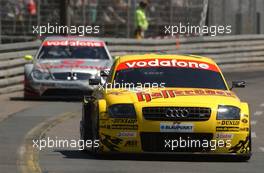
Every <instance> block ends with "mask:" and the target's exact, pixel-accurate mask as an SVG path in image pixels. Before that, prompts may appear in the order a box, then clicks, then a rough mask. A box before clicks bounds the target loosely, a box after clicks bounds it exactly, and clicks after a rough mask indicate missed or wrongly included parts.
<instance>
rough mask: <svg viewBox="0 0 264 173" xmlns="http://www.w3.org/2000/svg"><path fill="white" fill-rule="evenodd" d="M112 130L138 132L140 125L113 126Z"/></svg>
mask: <svg viewBox="0 0 264 173" xmlns="http://www.w3.org/2000/svg"><path fill="white" fill-rule="evenodd" d="M110 129H113V130H116V129H118V130H137V129H138V125H137V124H135V125H129V124H112V125H111V127H110Z"/></svg>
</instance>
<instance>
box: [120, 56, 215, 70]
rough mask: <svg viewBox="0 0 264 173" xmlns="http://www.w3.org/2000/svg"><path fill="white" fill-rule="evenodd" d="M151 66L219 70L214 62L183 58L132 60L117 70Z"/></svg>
mask: <svg viewBox="0 0 264 173" xmlns="http://www.w3.org/2000/svg"><path fill="white" fill-rule="evenodd" d="M150 67H174V68H194V69H203V70H211V71H215V72H219V70H218V68H217V67H216V66H215V65H214V64H210V63H206V62H202V61H193V60H182V59H142V60H131V61H126V62H123V63H120V64H119V65H118V66H117V69H116V71H119V70H124V69H129V68H150Z"/></svg>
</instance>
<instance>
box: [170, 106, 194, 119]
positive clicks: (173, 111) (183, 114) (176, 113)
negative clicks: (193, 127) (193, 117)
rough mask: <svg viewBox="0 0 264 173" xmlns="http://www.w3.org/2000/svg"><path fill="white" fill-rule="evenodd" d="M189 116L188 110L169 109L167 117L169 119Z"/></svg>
mask: <svg viewBox="0 0 264 173" xmlns="http://www.w3.org/2000/svg"><path fill="white" fill-rule="evenodd" d="M188 115H189V111H188V110H187V109H177V108H168V109H167V110H166V113H165V116H166V117H167V118H186V117H187V116H188Z"/></svg>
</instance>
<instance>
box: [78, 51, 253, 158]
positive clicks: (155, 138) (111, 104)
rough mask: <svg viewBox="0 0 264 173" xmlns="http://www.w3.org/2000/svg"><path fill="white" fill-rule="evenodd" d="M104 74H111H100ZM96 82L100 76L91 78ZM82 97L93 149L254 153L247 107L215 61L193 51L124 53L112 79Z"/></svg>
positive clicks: (86, 136) (84, 129)
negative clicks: (176, 53) (181, 52)
mask: <svg viewBox="0 0 264 173" xmlns="http://www.w3.org/2000/svg"><path fill="white" fill-rule="evenodd" d="M103 74H107V73H103ZM90 83H91V84H93V85H96V84H97V85H98V84H99V83H100V80H99V79H90ZM99 86H100V87H98V89H96V90H95V91H94V92H93V93H92V95H90V96H87V97H85V99H84V102H83V114H82V119H81V121H80V136H81V138H82V139H83V140H85V141H87V140H89V141H96V142H95V143H94V144H95V145H92V147H88V148H87V150H88V149H91V150H92V151H93V152H96V153H115V152H120V153H173V154H174V153H175V154H176V153H180V154H194V153H195V154H197V153H198V154H221V155H222V154H224V155H231V157H233V156H235V157H236V158H239V159H242V160H248V159H250V156H251V133H250V132H251V129H250V114H249V107H248V104H247V103H246V102H242V101H241V100H240V99H239V98H238V97H237V95H236V94H235V93H234V92H233V91H232V88H234V87H238V88H242V87H245V82H244V81H234V82H232V87H231V88H229V87H228V85H227V82H226V81H225V79H224V76H223V74H222V72H221V70H220V69H219V67H218V66H217V64H216V63H215V62H214V61H213V60H211V59H209V58H206V57H200V56H194V55H160V54H145V55H126V56H122V57H119V58H118V59H117V60H116V61H115V62H114V64H113V66H112V68H111V70H110V72H109V75H108V78H107V81H106V83H104V84H103V85H102V84H100V85H99Z"/></svg>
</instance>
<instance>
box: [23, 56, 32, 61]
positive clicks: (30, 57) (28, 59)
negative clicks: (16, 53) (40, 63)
mask: <svg viewBox="0 0 264 173" xmlns="http://www.w3.org/2000/svg"><path fill="white" fill-rule="evenodd" d="M24 60H26V61H32V60H33V56H32V55H25V56H24Z"/></svg>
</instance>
